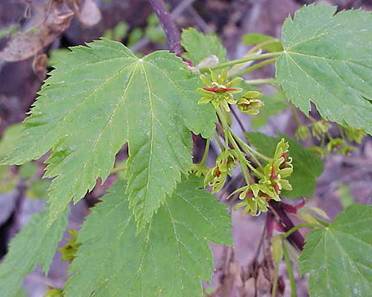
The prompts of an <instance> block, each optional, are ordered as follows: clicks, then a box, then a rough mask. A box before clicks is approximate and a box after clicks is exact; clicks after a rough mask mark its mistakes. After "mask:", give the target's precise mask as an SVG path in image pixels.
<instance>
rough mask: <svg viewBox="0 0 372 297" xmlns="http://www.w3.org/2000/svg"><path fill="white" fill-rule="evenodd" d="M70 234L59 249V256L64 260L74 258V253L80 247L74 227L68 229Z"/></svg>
mask: <svg viewBox="0 0 372 297" xmlns="http://www.w3.org/2000/svg"><path fill="white" fill-rule="evenodd" d="M68 233H69V235H70V238H69V240H68V241H67V243H66V244H65V245H64V246H63V247H61V248H60V249H59V252H60V253H61V257H62V259H63V260H64V261H67V262H72V261H73V260H74V259H75V255H76V253H77V251H78V249H79V247H80V244H79V243H78V242H77V236H78V231H77V230H74V229H70V230H68Z"/></svg>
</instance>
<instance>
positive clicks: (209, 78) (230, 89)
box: [198, 70, 242, 111]
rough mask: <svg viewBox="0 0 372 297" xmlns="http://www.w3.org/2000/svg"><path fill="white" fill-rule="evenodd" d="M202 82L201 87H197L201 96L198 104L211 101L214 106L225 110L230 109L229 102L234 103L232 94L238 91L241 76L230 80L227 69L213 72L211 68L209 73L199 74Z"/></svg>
mask: <svg viewBox="0 0 372 297" xmlns="http://www.w3.org/2000/svg"><path fill="white" fill-rule="evenodd" d="M200 79H201V81H202V82H203V85H204V86H203V87H202V88H199V89H198V90H199V92H200V93H201V95H202V97H201V98H200V99H199V102H198V103H199V104H207V103H212V104H213V106H214V107H215V108H218V107H220V106H221V107H223V108H224V109H225V110H226V111H230V107H229V104H235V103H236V100H235V99H234V94H237V93H240V92H241V90H242V89H241V88H239V87H238V86H239V85H240V82H241V78H234V79H232V80H230V79H229V78H228V75H227V71H223V72H215V71H213V70H211V72H210V73H209V74H202V75H201V76H200Z"/></svg>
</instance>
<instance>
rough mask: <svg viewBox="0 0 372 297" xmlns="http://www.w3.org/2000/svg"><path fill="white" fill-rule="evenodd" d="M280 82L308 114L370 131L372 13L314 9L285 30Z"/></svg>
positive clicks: (298, 16)
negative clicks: (314, 108)
mask: <svg viewBox="0 0 372 297" xmlns="http://www.w3.org/2000/svg"><path fill="white" fill-rule="evenodd" d="M282 41H283V47H284V51H283V53H282V55H281V56H280V57H279V59H278V61H277V65H276V67H277V74H276V76H277V79H278V81H279V82H280V84H281V86H282V87H283V90H284V91H285V93H286V94H287V96H288V98H289V99H290V100H291V101H292V102H293V103H294V104H295V105H296V106H298V107H299V108H300V109H301V110H302V111H303V112H304V113H305V114H306V113H308V111H309V109H310V101H312V102H313V103H314V104H315V105H316V106H317V108H318V110H319V112H320V114H321V115H322V117H324V118H326V119H329V120H331V121H335V122H337V123H339V124H341V125H344V124H348V125H350V126H352V127H354V128H362V129H364V130H365V131H367V132H368V133H369V134H371V133H372V104H371V99H372V84H371V76H372V53H371V48H372V14H370V13H369V12H365V11H362V10H350V11H342V12H339V13H337V14H336V7H332V6H327V5H310V6H306V7H303V8H302V9H300V10H299V11H298V12H296V14H295V16H294V18H293V19H292V18H288V19H287V20H286V21H285V23H284V26H283V30H282Z"/></svg>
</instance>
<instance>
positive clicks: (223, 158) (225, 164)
mask: <svg viewBox="0 0 372 297" xmlns="http://www.w3.org/2000/svg"><path fill="white" fill-rule="evenodd" d="M236 160H237V153H236V151H235V150H233V149H226V150H224V151H223V152H222V153H221V154H220V155H219V156H218V157H217V159H216V164H215V166H214V167H212V168H209V170H208V172H207V173H206V175H205V179H204V185H205V186H210V187H211V188H212V191H213V192H219V191H220V190H221V189H222V188H223V186H224V184H225V182H226V178H227V177H228V176H229V175H230V174H231V170H232V169H233V168H234V167H235V163H236Z"/></svg>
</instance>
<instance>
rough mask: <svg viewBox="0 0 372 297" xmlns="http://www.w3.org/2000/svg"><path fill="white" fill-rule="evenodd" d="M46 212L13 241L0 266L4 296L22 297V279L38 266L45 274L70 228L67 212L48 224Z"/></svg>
mask: <svg viewBox="0 0 372 297" xmlns="http://www.w3.org/2000/svg"><path fill="white" fill-rule="evenodd" d="M48 220H49V215H48V212H47V211H44V212H42V213H39V214H36V215H34V216H33V217H32V218H31V221H30V222H29V223H27V225H26V226H25V227H24V228H23V229H22V230H21V231H20V233H18V234H17V235H16V237H15V238H14V239H13V240H12V241H11V243H10V248H9V253H8V254H7V255H6V257H5V260H4V261H3V262H2V263H1V264H0V295H1V297H16V296H19V295H17V294H19V292H20V291H19V289H20V287H21V285H22V281H23V278H24V277H25V276H26V275H27V274H29V273H30V272H32V271H33V270H34V269H35V268H36V267H37V266H39V265H40V266H41V267H42V269H43V271H44V272H45V273H47V272H48V269H49V265H50V263H51V261H52V259H53V256H54V254H55V252H56V249H57V244H58V242H59V241H60V239H61V237H62V235H63V232H64V231H65V229H66V226H67V211H65V213H63V214H62V215H61V216H60V217H59V218H58V219H56V220H55V221H54V222H53V225H49V224H48Z"/></svg>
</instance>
